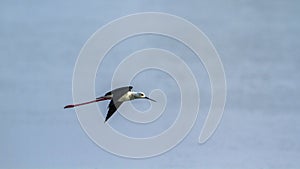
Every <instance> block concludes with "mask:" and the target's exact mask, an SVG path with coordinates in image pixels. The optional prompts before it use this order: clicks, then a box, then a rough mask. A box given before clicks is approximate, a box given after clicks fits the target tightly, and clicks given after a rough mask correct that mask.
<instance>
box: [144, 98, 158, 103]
mask: <svg viewBox="0 0 300 169" xmlns="http://www.w3.org/2000/svg"><path fill="white" fill-rule="evenodd" d="M145 99H148V100H151V101H153V102H156V100H153V99H150V98H149V97H145Z"/></svg>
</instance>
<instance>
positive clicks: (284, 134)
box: [0, 0, 300, 169]
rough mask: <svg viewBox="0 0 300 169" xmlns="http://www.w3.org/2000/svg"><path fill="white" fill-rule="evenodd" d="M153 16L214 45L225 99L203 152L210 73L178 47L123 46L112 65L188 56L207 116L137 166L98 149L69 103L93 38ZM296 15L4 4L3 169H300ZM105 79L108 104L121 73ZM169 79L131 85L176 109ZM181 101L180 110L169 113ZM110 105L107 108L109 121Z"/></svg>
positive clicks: (136, 5)
mask: <svg viewBox="0 0 300 169" xmlns="http://www.w3.org/2000/svg"><path fill="white" fill-rule="evenodd" d="M145 11H159V12H167V13H171V14H174V15H178V16H181V17H184V18H185V19H187V20H189V21H190V22H192V23H194V24H195V25H196V26H198V27H199V28H200V29H201V30H202V31H203V32H204V33H206V34H207V36H208V37H209V38H210V40H211V41H212V42H213V43H214V45H215V47H216V48H217V50H218V52H219V54H220V57H221V59H222V61H223V64H224V68H225V71H226V76H227V85H228V97H227V105H226V110H225V113H224V116H223V119H222V122H221V124H220V126H219V128H218V130H217V131H216V133H215V134H214V135H213V137H212V138H211V139H210V140H209V141H208V142H207V143H205V144H204V145H198V144H197V139H198V135H199V133H200V130H201V127H202V124H203V121H204V118H205V112H207V110H208V104H209V99H210V98H209V97H210V94H209V83H208V77H207V74H206V73H205V69H204V68H203V67H201V63H194V62H195V58H194V56H192V55H190V52H189V51H186V49H185V48H184V47H182V46H180V45H178V42H173V41H171V40H170V39H164V38H158V37H150V36H148V37H144V38H145V39H143V38H142V37H137V38H136V39H132V40H128V41H127V42H126V43H127V44H120V46H118V48H116V49H115V50H114V51H112V52H111V53H110V54H109V58H108V59H106V60H105V61H106V62H107V64H111V65H114V64H115V63H118V61H119V60H122V58H123V57H125V56H126V55H128V54H130V53H131V52H132V51H134V50H136V49H140V48H143V47H161V48H165V49H168V50H171V51H174V53H177V54H182V55H186V56H187V57H185V59H186V62H187V63H189V64H190V66H191V68H192V69H193V70H194V71H197V72H199V74H198V77H197V80H198V83H200V84H201V88H200V91H201V94H202V95H203V96H204V98H203V99H202V98H201V99H202V102H201V112H200V113H201V115H200V117H199V119H198V120H197V123H196V125H195V126H194V128H193V129H192V131H191V133H190V134H189V135H188V137H186V139H184V140H183V142H182V143H180V144H179V145H178V146H177V147H175V148H174V149H172V150H171V151H169V152H167V153H165V154H163V155H160V156H157V157H153V158H149V159H142V160H133V159H126V158H121V157H117V156H114V155H112V154H110V153H107V152H106V151H104V150H102V149H100V148H99V147H98V146H97V145H95V144H94V143H93V142H92V141H91V140H90V139H89V138H88V137H87V135H86V134H85V133H84V132H83V130H82V129H81V127H80V125H79V122H78V120H77V118H76V114H75V112H74V111H72V110H68V111H66V110H64V109H63V106H64V105H65V104H68V103H70V102H72V73H73V68H74V64H75V62H76V58H77V56H78V53H79V51H80V49H81V47H82V46H83V44H84V43H85V41H86V40H87V39H88V38H89V36H91V35H92V33H94V32H95V31H96V30H97V29H98V28H100V27H101V26H103V25H104V24H106V23H108V22H109V21H111V20H113V19H117V18H118V17H121V16H124V15H127V14H132V13H136V12H145ZM299 11H300V3H299V2H298V1H292V0H288V1H270V0H265V1H241V2H237V1H209V2H203V1H196V0H195V1H191V2H184V1H172V2H171V1H170V2H162V1H158V0H155V1H146V0H143V1H138V0H136V1H122V2H110V1H103V2H101V1H89V2H85V1H49V2H42V1H1V2H0V23H1V24H0V56H1V62H0V79H1V83H0V89H1V92H0V101H1V118H0V131H1V135H2V136H1V139H0V168H206V169H209V168H231V169H232V168H239V169H240V168H299V167H300V162H299V160H298V158H299V156H300V135H299V133H300V126H299V124H298V123H299V120H300V114H299V108H300V104H299V100H300V99H299V95H300V93H299V85H300V84H299V82H300V81H299V79H300V72H299V67H300V59H299V54H300V49H299V46H300V40H299V35H300V23H299V21H298V20H299V19H298V18H299V15H300V12H299ZM199 65H200V66H199ZM106 71H107V72H106V73H104V74H101V76H100V75H99V77H98V76H97V81H96V83H97V84H98V86H99V88H97V89H96V91H97V93H98V94H99V95H101V94H103V93H105V92H106V91H107V90H109V89H108V88H109V83H108V82H107V80H106V79H107V78H110V75H111V74H112V71H113V67H112V68H111V69H109V68H108V69H106ZM155 73H157V72H154V73H153V74H149V77H151V79H154V80H155V81H158V80H159V79H160V78H161V77H164V76H165V75H163V74H162V75H157V74H155ZM155 78H157V79H155ZM164 78H166V80H167V83H158V84H151V83H150V82H148V83H146V82H145V81H144V80H145V79H143V78H142V77H138V78H137V79H135V81H134V85H135V86H138V89H139V90H146V91H147V90H148V91H150V90H151V87H152V85H158V86H159V87H161V88H162V89H165V90H166V92H167V93H168V94H169V97H170V99H172V98H176V95H177V94H176V92H173V93H172V92H171V89H174V88H176V85H174V84H173V81H172V79H169V78H168V77H164ZM141 86H143V88H145V89H143V88H142V87H141ZM176 102H178V100H176V99H174V100H172V102H171V103H173V104H174V106H172V105H170V109H171V110H172V107H173V108H174V107H176V105H177V103H176ZM106 104H107V103H100V104H99V107H100V108H102V109H104V110H105V107H106ZM143 106H144V108H147V106H148V105H147V104H146V103H143ZM166 113H168V112H166ZM169 113H170V112H169ZM165 118H166V119H168V118H167V117H165ZM172 120H174V118H170V119H169V120H167V121H166V126H165V127H167V126H168V125H170V122H171V121H172ZM124 123H125V124H124ZM111 125H114V126H115V128H117V129H122V128H123V129H124V127H123V125H125V126H126V127H128V128H131V129H132V130H134V132H136V133H134V134H137V135H140V136H143V135H146V136H147V135H148V134H149V135H151V134H155V133H156V132H160V129H161V128H157V127H155V123H153V124H151V125H152V126H150V127H145V128H143V130H144V129H146V130H147V131H149V133H147V134H145V133H144V134H143V133H142V132H143V130H141V129H136V128H135V127H134V126H130V125H129V124H128V123H126V122H125V121H123V120H121V117H120V116H119V115H116V116H115V117H114V120H112V121H111ZM159 125H163V123H159ZM124 132H126V131H124ZM151 132H153V133H151ZM139 133H140V134H139Z"/></svg>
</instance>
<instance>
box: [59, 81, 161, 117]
mask: <svg viewBox="0 0 300 169" xmlns="http://www.w3.org/2000/svg"><path fill="white" fill-rule="evenodd" d="M132 88H133V87H132V86H126V87H120V88H117V89H114V90H112V91H109V92H107V93H106V94H105V95H104V96H101V97H97V98H96V99H95V100H92V101H88V102H84V103H79V104H70V105H66V106H65V107H64V109H67V108H73V107H77V106H82V105H86V104H90V103H95V102H99V101H104V100H110V102H109V104H108V112H107V115H106V117H105V121H104V122H107V120H108V119H110V117H111V116H112V115H113V114H114V113H115V112H116V111H117V109H118V108H119V107H120V106H121V104H122V103H124V102H126V101H131V100H134V99H147V100H150V101H153V102H156V100H153V99H150V98H149V97H147V96H146V95H145V93H143V92H134V91H132Z"/></svg>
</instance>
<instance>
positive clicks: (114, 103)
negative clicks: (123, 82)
mask: <svg viewBox="0 0 300 169" xmlns="http://www.w3.org/2000/svg"><path fill="white" fill-rule="evenodd" d="M132 88H133V87H132V86H126V87H120V88H117V89H114V90H112V91H110V92H107V93H106V94H105V96H108V95H113V98H112V99H111V101H110V103H109V105H108V112H107V115H106V118H105V122H106V121H107V120H108V119H109V118H110V117H111V116H112V115H113V114H114V113H115V112H116V111H117V109H118V108H119V107H120V106H121V104H122V103H123V102H118V100H119V99H120V98H121V97H122V96H123V95H124V94H126V93H127V92H128V91H131V89H132Z"/></svg>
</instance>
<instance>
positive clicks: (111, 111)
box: [105, 100, 123, 122]
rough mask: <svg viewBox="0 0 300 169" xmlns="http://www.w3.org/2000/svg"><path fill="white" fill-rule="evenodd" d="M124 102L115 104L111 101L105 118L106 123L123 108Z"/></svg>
mask: <svg viewBox="0 0 300 169" xmlns="http://www.w3.org/2000/svg"><path fill="white" fill-rule="evenodd" d="M122 103H123V102H116V103H115V102H114V100H111V101H110V102H109V105H108V112H107V115H106V118H105V122H106V121H107V120H108V119H109V118H110V117H111V116H112V115H113V114H114V113H115V112H116V111H117V109H118V108H119V107H120V106H121V104H122Z"/></svg>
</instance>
